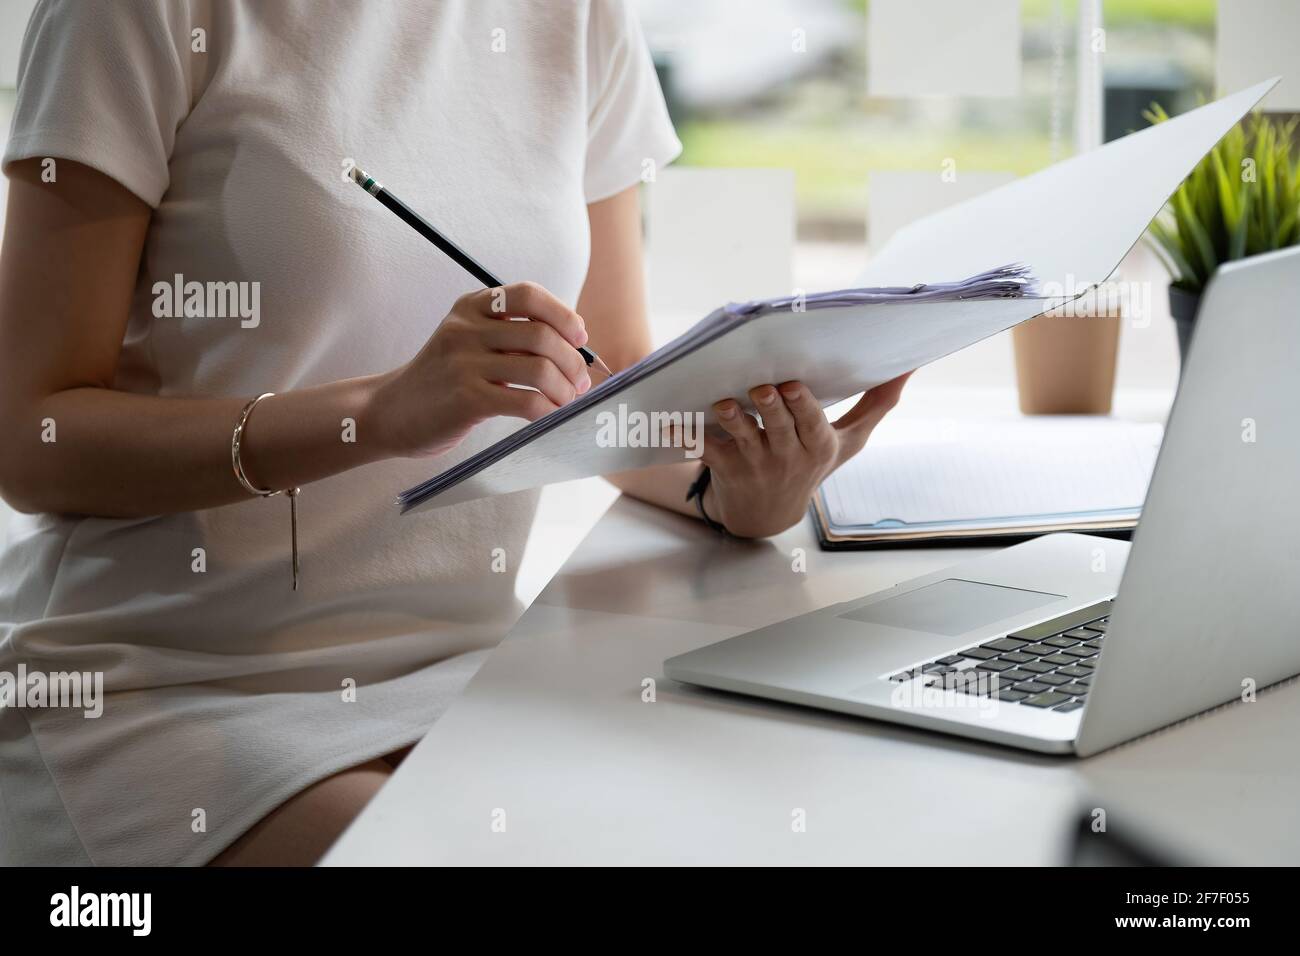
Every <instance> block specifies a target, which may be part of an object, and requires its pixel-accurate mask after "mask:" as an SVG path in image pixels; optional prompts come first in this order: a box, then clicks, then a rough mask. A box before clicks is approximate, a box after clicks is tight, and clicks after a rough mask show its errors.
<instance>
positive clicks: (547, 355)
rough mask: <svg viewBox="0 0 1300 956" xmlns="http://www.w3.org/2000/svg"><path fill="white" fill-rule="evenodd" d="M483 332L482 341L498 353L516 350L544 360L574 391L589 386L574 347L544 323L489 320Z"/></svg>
mask: <svg viewBox="0 0 1300 956" xmlns="http://www.w3.org/2000/svg"><path fill="white" fill-rule="evenodd" d="M482 334H483V342H484V343H485V344H486V345H487V346H488V347H489V348H491V349H495V350H496V351H498V352H516V353H521V354H528V355H535V356H540V357H542V358H543V359H546V360H547V361H548V362H550V364H552V365H553V366H555V367H556V368H557V369H558V370H559V371H560V373H561V374H563V375H564V377H565V378H567V379H568V380H569V381H570V382H571V383H573V387H574V390H575V391H576V392H577V394H579V395H581V394H583V393H584V392H586V391H587V389H589V388H591V375H590V374H589V373H588V371H587V363H586V362H584V361H583V359H582V356H581V355H579V354H578V351H577V349H575V348H574V347H573V346H572V345H571V344H570V343H569V342H568V341H567V340H565V339H564V338H563V337H561V335H560V333H558V332H557V331H555V329H553V328H552V327H551V326H549V325H546V324H545V323H543V322H513V321H511V322H489V323H487V324H486V325H485V327H484V329H483V333H482ZM517 384H520V385H531V384H533V383H532V382H518V383H517Z"/></svg>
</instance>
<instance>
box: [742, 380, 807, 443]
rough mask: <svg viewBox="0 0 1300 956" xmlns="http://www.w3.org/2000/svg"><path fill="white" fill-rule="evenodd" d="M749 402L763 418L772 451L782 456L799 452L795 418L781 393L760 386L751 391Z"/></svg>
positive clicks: (766, 386)
mask: <svg viewBox="0 0 1300 956" xmlns="http://www.w3.org/2000/svg"><path fill="white" fill-rule="evenodd" d="M749 400H750V401H751V402H753V403H754V407H755V408H757V409H758V414H759V415H761V416H762V417H763V432H764V434H766V436H767V443H768V445H769V446H770V447H771V448H772V450H773V451H776V452H780V453H782V454H791V453H793V452H796V451H799V450H800V445H799V435H798V434H797V433H796V432H795V430H794V416H792V415H791V414H790V409H788V408H786V407H785V402H783V401H782V400H781V395H780V393H779V392H778V391H777V390H776V389H775V388H774V387H773V386H771V385H760V386H758V387H757V388H751V389H750V390H749Z"/></svg>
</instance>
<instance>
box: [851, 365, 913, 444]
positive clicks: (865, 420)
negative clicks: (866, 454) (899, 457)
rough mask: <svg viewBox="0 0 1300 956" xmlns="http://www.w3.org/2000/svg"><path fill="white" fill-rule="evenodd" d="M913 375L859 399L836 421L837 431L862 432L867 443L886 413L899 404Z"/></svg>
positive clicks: (902, 376) (901, 377)
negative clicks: (904, 389)
mask: <svg viewBox="0 0 1300 956" xmlns="http://www.w3.org/2000/svg"><path fill="white" fill-rule="evenodd" d="M911 374H912V373H911V372H908V373H907V374H906V375H900V376H898V378H895V379H892V380H890V381H888V382H885V383H884V384H883V385H877V386H876V387H875V388H873V389H871V390H870V391H868V392H867V393H866V394H864V395H863V396H862V397H861V398H860V399H858V402H857V404H856V405H854V406H853V407H852V408H850V409H849V410H848V411H847V412H845V413H844V414H843V415H841V416H840V417H839V418H838V419H836V421H835V430H836V431H838V432H862V433H864V435H863V440H864V441H865V438H866V435H870V434H871V431H872V429H874V428H875V427H876V426H877V425H879V424H880V420H881V419H882V418H884V417H885V413H886V412H888V411H889V410H890V409H891V408H893V407H894V406H895V405H897V404H898V399H899V397H900V396H901V395H902V394H903V386H904V385H906V384H907V380H908V378H909V377H910V376H911Z"/></svg>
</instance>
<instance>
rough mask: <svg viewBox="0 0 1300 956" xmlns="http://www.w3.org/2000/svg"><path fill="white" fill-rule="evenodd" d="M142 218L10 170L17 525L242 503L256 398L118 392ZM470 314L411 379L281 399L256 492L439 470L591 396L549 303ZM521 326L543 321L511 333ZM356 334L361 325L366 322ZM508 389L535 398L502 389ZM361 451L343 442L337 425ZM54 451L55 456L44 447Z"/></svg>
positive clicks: (3, 460)
mask: <svg viewBox="0 0 1300 956" xmlns="http://www.w3.org/2000/svg"><path fill="white" fill-rule="evenodd" d="M149 217H150V209H149V207H148V206H147V205H146V204H145V203H144V202H142V201H141V200H140V199H138V198H137V197H136V196H134V195H133V194H132V193H130V192H129V191H128V190H126V189H125V188H124V187H122V186H121V185H119V184H118V183H117V182H115V181H114V180H112V179H110V178H108V177H106V176H104V175H102V174H101V173H99V172H97V171H95V170H92V169H89V168H88V167H85V166H82V165H80V164H77V163H73V162H70V161H62V162H60V163H59V176H58V181H57V183H44V182H42V181H41V178H40V166H39V163H38V161H36V160H28V161H25V162H20V163H16V164H14V166H13V167H11V170H10V186H9V204H8V213H7V218H6V222H5V237H4V244H3V247H2V248H3V255H0V433H3V435H4V436H5V449H4V453H3V455H0V493H2V494H3V496H4V498H5V499H6V500H7V501H8V502H9V503H10V504H12V505H13V506H14V507H15V508H18V509H19V510H22V511H31V512H35V511H46V512H62V513H79V514H94V515H104V516H110V517H136V516H143V515H150V514H162V513H168V512H174V511H188V510H194V509H199V508H210V507H213V506H216V505H222V504H228V503H230V502H234V501H240V500H245V499H247V497H248V495H247V492H245V491H244V490H243V488H242V487H241V486H240V485H239V483H238V482H237V480H236V479H235V477H234V473H233V471H232V469H231V463H230V438H231V432H232V431H233V430H234V427H235V424H236V422H237V421H238V418H239V413H240V410H241V409H242V408H243V406H244V404H245V403H246V402H247V401H248V400H249V399H250V398H252V397H253V396H251V395H248V396H239V397H234V398H158V397H152V396H144V395H134V394H127V393H124V392H118V391H114V390H113V388H112V383H113V375H114V370H115V369H116V367H117V362H118V357H119V353H120V351H121V345H122V337H123V333H124V331H125V328H126V323H127V319H128V311H129V307H130V303H131V298H132V294H133V291H134V288H135V282H136V276H137V272H138V270H139V266H140V255H141V250H142V248H143V244H144V239H145V234H146V231H147V229H148V225H149ZM500 301H501V299H500V297H499V296H498V297H497V298H496V299H494V298H493V296H492V294H491V293H490V292H488V291H486V290H485V291H484V292H480V293H474V294H472V295H468V296H464V297H463V298H461V299H460V300H458V301H457V303H456V307H455V308H454V309H453V310H452V312H451V313H450V314H449V315H448V316H447V317H446V318H445V319H444V320H443V322H442V323H441V325H439V327H438V330H437V331H436V332H435V333H434V334H433V336H432V337H431V338H430V339H429V341H428V342H427V343H426V344H425V346H424V348H423V349H422V350H421V351H420V353H419V354H418V355H417V356H416V357H415V358H414V359H412V361H411V362H409V363H407V364H406V365H404V366H402V367H401V368H399V369H394V370H393V371H391V372H387V373H384V374H381V375H374V376H369V377H365V378H356V379H349V380H346V381H339V382H333V383H330V384H328V385H322V386H319V387H315V388H308V389H300V390H296V391H290V392H285V393H282V394H277V395H276V396H274V397H273V398H269V399H266V400H265V401H263V402H262V403H261V404H259V405H258V406H257V409H256V411H255V412H254V413H253V415H252V416H251V417H250V419H249V422H248V427H247V431H246V433H245V443H244V445H243V451H242V453H241V458H242V461H243V464H244V466H245V472H246V473H247V475H248V478H249V480H250V481H251V482H252V483H253V484H254V485H256V486H258V487H261V488H267V489H280V488H287V487H293V486H297V485H304V484H307V483H309V482H311V481H315V480H318V479H320V478H324V477H326V476H328V475H333V474H336V473H338V472H341V471H345V470H347V469H350V468H355V467H356V466H358V465H363V464H366V463H368V462H373V461H378V460H380V459H384V458H391V457H397V456H407V457H409V456H423V455H436V454H440V453H442V452H444V451H446V450H448V449H449V448H451V447H454V446H455V445H456V444H457V443H459V441H460V440H461V439H462V438H463V437H464V436H465V434H467V433H468V432H469V430H470V429H471V428H472V427H473V426H474V425H476V424H477V423H479V422H481V421H483V420H485V419H487V418H490V417H492V416H494V415H509V416H514V417H520V418H528V419H533V418H537V417H539V416H540V415H543V414H545V413H547V412H549V411H552V410H553V409H555V408H557V407H558V406H559V405H562V404H564V403H565V402H567V401H570V400H571V399H572V398H573V397H574V396H575V395H576V394H579V393H580V392H582V391H586V389H587V388H588V387H589V386H590V381H589V379H588V378H587V372H586V369H585V368H584V366H583V363H582V360H581V358H579V357H578V353H577V352H576V351H575V346H577V345H582V344H584V343H585V342H586V339H587V336H586V332H585V330H584V328H583V324H582V320H581V319H580V318H579V317H578V316H577V314H576V313H575V312H573V310H571V309H569V308H567V307H566V306H564V305H563V304H562V303H560V302H559V300H557V299H555V298H554V297H553V296H551V295H550V294H549V293H547V292H546V291H545V290H543V289H541V288H540V287H538V286H534V285H531V284H527V283H524V284H519V285H515V286H507V287H506V289H505V294H504V302H505V306H506V307H505V308H504V309H503V310H501V311H497V310H496V309H495V308H494V305H498V304H499V303H500ZM512 317H528V318H532V319H535V320H538V321H533V322H509V321H503V320H504V319H508V318H512ZM364 318H365V317H364V316H358V321H364ZM502 382H514V383H516V384H521V385H531V386H533V387H534V388H536V389H539V391H535V392H530V391H525V390H521V389H511V388H506V387H505V386H504V385H502V384H501V383H502ZM345 418H351V419H353V420H354V421H355V422H356V441H355V442H345V441H343V440H342V424H343V419H345ZM51 439H53V440H51Z"/></svg>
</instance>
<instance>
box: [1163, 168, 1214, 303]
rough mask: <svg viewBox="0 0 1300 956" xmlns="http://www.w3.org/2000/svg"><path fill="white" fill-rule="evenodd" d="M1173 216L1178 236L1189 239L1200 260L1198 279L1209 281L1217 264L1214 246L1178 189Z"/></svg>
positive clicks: (1189, 203)
mask: <svg viewBox="0 0 1300 956" xmlns="http://www.w3.org/2000/svg"><path fill="white" fill-rule="evenodd" d="M1174 215H1175V216H1176V217H1177V219H1178V233H1179V235H1180V236H1183V237H1185V239H1186V238H1187V237H1190V239H1191V248H1192V250H1193V251H1195V252H1196V254H1197V256H1198V257H1199V259H1200V261H1199V263H1198V265H1200V266H1201V267H1202V268H1203V269H1204V272H1198V273H1197V276H1198V278H1200V279H1201V281H1202V282H1206V281H1209V278H1210V276H1212V275H1214V270H1215V268H1216V267H1217V266H1218V264H1219V263H1218V260H1217V259H1216V258H1215V256H1214V246H1213V245H1211V243H1210V237H1209V235H1208V234H1206V232H1205V227H1204V226H1203V225H1201V221H1200V220H1199V219H1197V218H1196V213H1195V212H1194V211H1193V209H1192V204H1191V202H1190V200H1188V198H1187V193H1186V191H1185V190H1183V189H1179V190H1178V192H1176V193H1174Z"/></svg>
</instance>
